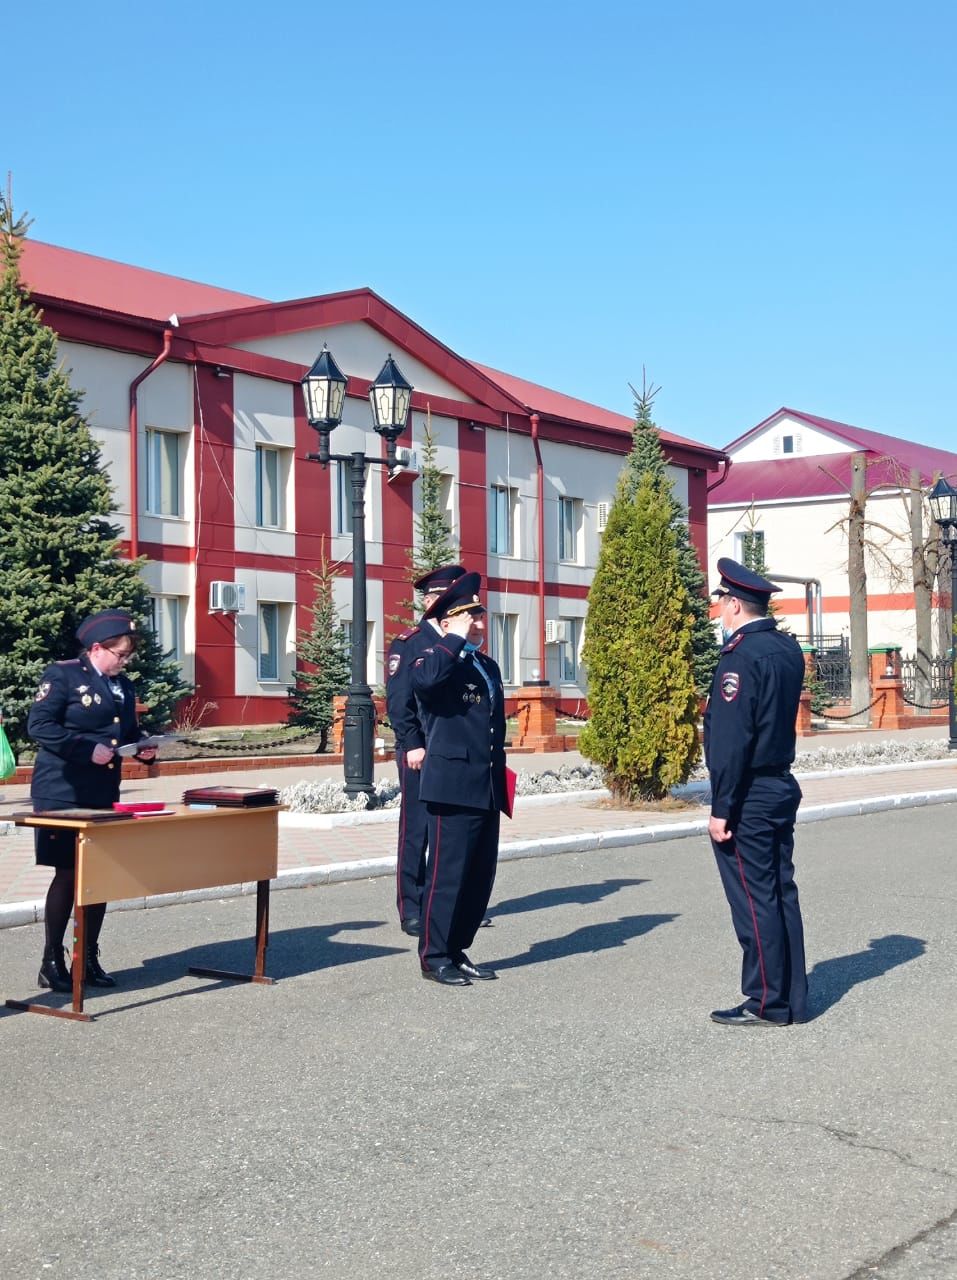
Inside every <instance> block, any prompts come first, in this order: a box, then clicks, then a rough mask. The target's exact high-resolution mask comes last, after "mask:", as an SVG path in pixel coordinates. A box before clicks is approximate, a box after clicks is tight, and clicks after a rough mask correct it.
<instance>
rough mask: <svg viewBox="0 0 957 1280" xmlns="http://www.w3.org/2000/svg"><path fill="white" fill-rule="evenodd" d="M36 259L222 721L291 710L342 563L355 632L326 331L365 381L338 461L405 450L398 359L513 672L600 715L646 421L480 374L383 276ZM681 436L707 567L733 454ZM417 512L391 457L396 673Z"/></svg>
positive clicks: (206, 702)
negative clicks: (305, 394)
mask: <svg viewBox="0 0 957 1280" xmlns="http://www.w3.org/2000/svg"><path fill="white" fill-rule="evenodd" d="M22 272H23V279H24V282H25V284H26V285H27V287H28V288H29V290H30V292H31V294H32V296H33V299H34V301H35V302H36V303H37V304H38V305H39V306H40V307H41V308H42V310H43V316H44V320H45V322H46V323H47V324H48V325H50V326H51V327H52V328H53V329H54V331H55V332H56V334H57V335H58V341H59V348H60V353H61V355H62V359H63V363H64V366H65V367H66V369H67V370H68V371H69V373H70V378H71V381H72V382H73V385H74V386H75V387H76V388H77V389H79V390H82V395H83V407H84V411H85V413H86V414H87V415H88V417H89V420H90V423H91V425H92V429H93V432H94V435H95V437H96V439H97V440H98V442H99V444H100V445H101V447H102V451H103V458H104V461H105V463H106V465H107V467H108V469H109V473H110V476H111V479H112V482H113V486H114V492H115V497H116V512H115V519H116V521H117V523H118V524H119V525H120V526H121V528H122V530H123V537H124V539H125V541H126V544H127V546H128V548H129V551H130V554H131V555H134V556H136V555H144V556H146V557H147V558H148V559H147V564H146V567H145V569H144V576H145V578H146V581H147V583H148V585H149V587H150V590H151V593H152V596H153V607H154V616H155V625H156V628H157V630H158V632H159V634H160V637H161V640H162V642H163V644H164V647H166V648H168V649H171V650H173V651H174V653H175V654H176V656H177V657H178V658H179V660H180V662H181V663H182V666H183V671H184V675H185V676H186V678H187V679H189V680H190V681H192V682H194V683H195V685H196V688H197V695H196V705H197V707H198V708H203V707H205V708H206V710H207V714H206V715H205V719H204V723H206V724H213V725H215V724H230V723H239V722H244V723H275V722H277V721H282V720H283V719H284V718H285V712H286V704H285V701H284V699H285V695H286V690H287V686H288V685H289V684H290V683H291V682H292V679H293V671H294V668H295V661H296V643H297V636H298V634H299V632H300V631H301V630H303V629H304V628H305V627H306V626H307V624H308V614H307V612H306V610H307V608H308V606H309V605H310V604H311V603H312V601H313V596H314V581H313V579H312V577H311V576H310V575H311V571H313V570H315V569H316V568H317V567H318V566H319V563H320V561H321V558H322V556H323V554H324V553H325V554H326V555H327V556H328V558H329V559H330V560H331V561H332V562H333V563H335V564H338V565H339V566H340V568H341V571H342V576H341V577H340V578H339V579H338V581H337V583H336V591H337V594H336V602H337V605H338V607H339V610H340V615H341V617H342V618H343V621H344V624H345V625H346V626H347V627H348V626H351V618H350V611H351V583H350V577H349V574H350V562H351V551H352V535H351V530H350V519H351V513H350V503H349V501H348V500H347V495H348V475H347V473H346V470H345V469H342V470H340V469H339V467H338V466H337V465H336V464H334V463H333V464H331V465H330V467H329V469H328V470H324V469H323V468H322V467H321V466H319V465H318V464H317V463H315V462H311V461H309V460H308V458H307V455H308V454H310V453H313V452H315V450H316V448H317V443H318V442H317V438H316V435H315V433H314V432H313V430H312V429H311V428H310V427H309V425H308V423H307V421H306V418H305V413H304V409H303V403H302V397H301V392H300V385H299V383H300V379H301V378H302V376H303V374H304V372H305V371H306V369H307V368H308V367H309V366H310V365H311V364H312V362H313V360H314V359H315V357H316V356H317V354H318V353H319V350H320V349H321V347H322V345H323V343H327V344H328V346H329V348H330V351H331V352H332V354H333V356H334V357H335V359H336V361H337V363H338V364H339V366H340V368H342V369H343V370H344V371H345V372H346V373H347V375H348V377H349V385H348V389H347V395H346V401H345V410H344V413H343V420H342V425H341V426H340V427H338V428H337V430H336V431H335V433H334V435H333V437H332V442H331V444H332V450H333V452H335V453H345V454H348V453H351V452H353V451H358V450H362V451H363V452H365V453H366V454H367V455H369V456H376V457H377V456H380V455H381V454H382V452H383V444H382V441H381V440H380V438H379V437H378V436H377V435H376V434H375V433H374V431H373V430H372V421H371V413H370V407H369V402H368V389H369V385H370V382H371V380H372V379H374V378H375V377H376V375H377V373H378V371H379V369H380V368H381V366H382V363H383V361H384V359H385V357H386V355H387V354H389V353H390V352H391V353H392V355H393V356H394V358H395V360H396V362H397V364H398V365H399V367H400V369H401V370H402V372H403V374H404V375H405V377H406V378H407V379H408V380H409V381H410V382H411V383H412V385H413V387H414V394H413V398H412V413H411V417H410V428H409V429H407V431H406V433H405V435H404V436H403V437H402V438H401V439H400V441H399V444H400V445H401V446H405V447H407V448H410V449H412V450H413V451H416V450H418V452H419V456H421V445H422V439H423V430H424V428H425V425H426V422H427V420H428V421H430V423H431V432H432V435H433V437H434V440H435V442H436V445H437V458H436V464H437V466H438V467H439V469H440V470H441V471H442V472H443V475H444V477H445V484H444V492H443V500H444V503H445V506H446V509H447V512H448V518H449V522H450V525H451V528H452V532H453V535H454V537H455V538H456V539H457V540H458V545H459V547H460V552H461V559H462V560H463V561H464V563H465V564H467V565H468V566H469V568H472V569H477V570H479V571H480V572H481V573H482V574H483V577H484V579H485V583H486V588H487V605H488V610H489V623H490V628H489V630H490V638H489V645H490V649H491V651H492V653H493V654H494V655H495V657H496V658H497V659H498V661H499V663H500V664H501V666H502V668H503V671H504V674H505V679H506V683H507V684H508V685H511V686H517V685H520V684H522V683H523V682H524V681H526V680H529V679H534V678H536V677H539V676H540V677H543V678H545V679H547V680H548V681H549V683H550V684H552V685H554V686H555V687H557V688H558V689H559V691H560V694H561V704H562V705H563V706H564V707H566V708H567V709H569V710H574V709H575V708H576V706H581V705H582V704H583V700H584V699H585V697H586V692H587V690H586V685H585V681H584V676H583V672H582V670H581V665H580V659H579V651H580V645H581V637H582V622H583V619H584V616H585V613H586V609H587V597H588V589H589V585H590V583H591V579H592V574H593V572H594V568H595V564H596V560H597V556H598V550H599V546H600V537H601V530H602V528H603V520H604V516H605V514H606V512H607V506H608V504H610V502H611V500H612V497H613V494H614V491H615V484H616V480H617V477H618V472H619V470H620V466H621V461H622V458H623V456H624V455H625V454H626V453H627V452H628V450H629V448H630V445H631V429H632V422H631V420H630V419H629V418H627V417H624V416H622V415H620V414H616V413H611V412H609V411H607V410H604V409H600V408H597V407H596V406H594V405H590V404H586V403H584V402H582V401H580V400H575V399H573V398H571V397H569V396H564V395H561V394H560V393H558V392H556V391H551V390H548V389H547V388H544V387H540V386H536V385H535V384H533V383H530V382H526V381H524V380H522V379H520V378H516V377H513V376H511V375H509V374H504V373H499V372H498V371H496V370H494V369H489V368H485V367H483V366H481V365H478V364H475V363H473V362H472V361H469V360H467V359H465V358H463V357H462V356H459V355H457V354H456V353H455V352H454V351H452V350H450V349H449V348H448V347H446V346H444V345H443V344H442V343H441V342H440V341H438V340H437V339H436V338H434V337H432V336H431V335H430V334H428V333H426V332H425V330H424V329H422V328H421V327H420V326H419V325H417V324H416V323H415V322H414V321H412V320H410V319H409V318H408V317H406V316H404V315H402V314H401V313H400V312H399V311H397V310H396V309H395V308H394V307H392V306H390V304H389V303H387V302H385V301H384V300H383V299H382V298H380V297H378V296H377V295H376V294H375V293H373V292H372V291H371V290H369V289H357V290H354V291H349V292H345V293H337V294H331V295H326V296H319V297H309V298H301V299H297V300H294V301H289V302H266V301H263V300H262V299H259V298H253V297H248V296H245V295H243V294H239V293H232V292H230V291H228V290H224V289H218V288H214V287H211V286H208V285H203V284H197V283H195V282H192V281H188V280H180V279H177V278H174V277H171V276H165V275H161V274H158V273H156V272H153V271H148V270H144V269H141V268H137V267H130V266H125V265H123V264H120V263H116V262H111V261H107V260H104V259H101V258H94V257H90V256H89V255H86V254H81V253H76V252H73V251H71V250H68V249H63V248H58V247H55V246H51V245H45V244H41V243H38V242H33V241H28V242H27V243H26V245H25V248H24V256H23V261H22ZM662 440H663V443H664V445H665V448H666V450H667V454H668V457H669V459H670V473H671V475H672V478H673V480H674V482H675V491H676V494H677V496H678V497H679V498H680V499H681V501H683V502H684V503H685V504H686V506H687V509H688V518H689V522H690V529H691V534H692V537H693V539H694V541H695V543H696V545H697V546H698V548H699V552H700V554H701V558H702V564H703V565H704V563H705V547H706V520H707V487H708V484H709V482H711V481H714V479H715V478H716V475H717V472H718V470H719V468H720V466H721V463H722V461H723V458H724V455H723V454H722V453H721V451H719V450H716V449H713V448H709V447H707V446H705V445H702V444H698V443H695V442H694V441H692V440H685V439H682V438H680V437H676V436H671V435H668V434H666V433H663V435H662ZM417 501H418V485H417V484H416V480H415V472H414V469H412V468H407V469H406V470H405V471H404V472H401V473H399V474H398V475H396V476H395V477H394V478H392V479H390V478H388V476H387V474H386V472H385V469H384V468H380V467H370V468H369V470H368V481H367V489H366V544H367V580H368V615H369V620H368V641H369V644H368V653H369V669H368V678H369V681H370V683H371V684H373V685H375V684H380V683H381V682H382V667H383V654H384V651H385V649H386V648H387V645H388V641H389V639H390V638H391V636H392V634H393V633H394V632H395V631H396V630H397V629H398V627H397V625H396V624H395V623H394V622H393V621H392V618H393V617H394V615H397V614H401V613H402V612H403V608H402V602H403V601H404V600H407V599H408V598H409V595H410V589H409V567H408V550H409V548H410V546H411V544H412V540H413V534H414V513H415V510H416V504H417ZM223 583H225V584H232V585H227V588H226V589H225V590H224V589H223V588H221V587H214V586H213V584H223ZM234 587H238V588H242V591H238V590H235V589H234ZM223 603H227V604H229V606H230V608H229V610H228V611H223V610H222V609H221V608H212V607H211V604H216V605H222V604H223ZM212 704H215V707H213V706H212Z"/></svg>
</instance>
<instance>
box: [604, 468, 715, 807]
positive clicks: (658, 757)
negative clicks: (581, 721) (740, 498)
mask: <svg viewBox="0 0 957 1280" xmlns="http://www.w3.org/2000/svg"><path fill="white" fill-rule="evenodd" d="M692 617H693V615H692V612H691V607H690V603H689V598H688V591H687V588H686V587H685V584H684V581H683V579H682V575H681V568H680V564H679V557H678V548H677V538H676V533H675V526H674V501H673V499H672V497H671V494H670V490H669V487H668V485H667V482H666V480H663V479H662V478H661V477H656V476H655V475H653V474H652V473H651V472H648V471H646V472H645V473H644V474H642V475H641V477H640V479H639V480H638V482H637V485H636V486H635V485H634V484H633V477H632V475H631V474H630V473H629V471H628V470H627V469H625V470H623V472H622V474H621V476H620V478H619V482H618V490H617V493H616V496H615V501H614V503H613V504H612V508H611V511H610V512H609V516H608V524H607V527H606V529H605V533H604V537H603V539H602V547H601V552H600V553H599V557H598V567H597V569H596V571H595V578H594V581H593V583H592V587H591V591H590V593H589V597H588V616H587V618H586V620H585V641H584V645H583V649H582V658H583V661H584V663H585V666H586V668H587V671H588V705H589V708H590V710H591V716H590V719H589V721H588V723H587V724H586V725H585V728H584V729H583V730H582V733H581V737H580V738H579V747H580V749H581V751H582V752H583V753H584V755H586V756H588V757H589V758H590V759H592V760H594V761H596V762H597V763H598V764H600V765H601V766H602V767H603V769H604V770H605V779H606V782H607V785H608V787H609V788H610V790H611V791H612V794H613V795H615V796H616V797H618V798H619V799H622V800H626V801H637V800H656V799H660V798H662V797H663V796H664V795H666V794H667V792H668V790H669V789H670V788H671V787H673V786H676V785H678V784H680V783H682V782H685V781H687V779H688V776H689V774H690V772H691V769H692V767H693V765H694V763H695V760H696V759H697V756H698V733H697V718H698V717H697V706H698V699H697V694H696V692H695V681H694V674H693V669H692Z"/></svg>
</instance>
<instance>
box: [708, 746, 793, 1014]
mask: <svg viewBox="0 0 957 1280" xmlns="http://www.w3.org/2000/svg"><path fill="white" fill-rule="evenodd" d="M800 800H801V788H800V787H799V786H798V784H797V782H796V781H795V779H794V778H793V777H792V776H791V774H790V773H789V772H788V771H786V770H782V771H780V772H779V773H777V774H776V775H772V776H756V777H754V778H752V779H751V781H750V785H749V786H748V789H747V792H746V794H745V798H744V800H743V801H742V804H741V808H740V811H739V812H738V813H735V814H732V815H731V817H730V820H729V823H728V825H729V827H730V828H731V830H732V832H733V835H732V838H731V839H730V840H728V841H726V842H724V843H722V844H718V843H716V842H715V841H712V842H711V844H712V847H713V849H714V853H715V858H716V859H717V862H718V871H719V873H720V875H721V883H722V885H723V886H724V892H725V896H726V897H727V899H728V905H729V906H730V908H731V919H732V922H733V924H734V930H735V933H736V934H737V935H738V941H739V942H740V943H741V949H742V951H743V953H744V958H743V962H742V969H741V990H742V992H743V993H744V995H745V997H746V999H745V1004H746V1005H747V1007H748V1009H750V1010H751V1012H752V1013H756V1014H758V1016H759V1017H762V1018H768V1019H770V1020H771V1021H772V1022H788V1021H793V1022H803V1021H804V1020H805V1018H806V1017H807V976H806V973H805V967H804V926H803V924H802V922H801V907H800V903H799V901H798V890H797V885H796V884H795V882H794V861H793V856H794V820H795V817H796V815H797V808H798V804H799V803H800Z"/></svg>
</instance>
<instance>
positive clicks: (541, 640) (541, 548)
mask: <svg viewBox="0 0 957 1280" xmlns="http://www.w3.org/2000/svg"><path fill="white" fill-rule="evenodd" d="M529 421H530V422H531V424H532V444H533V445H534V447H535V471H536V473H537V475H538V672H539V676H540V680H541V683H542V684H543V685H547V684H548V676H547V675H546V667H545V468H544V467H543V466H542V450H541V446H540V445H539V442H538V414H537V413H533V414H532V416H531V418H530V419H529ZM533 683H534V682H533Z"/></svg>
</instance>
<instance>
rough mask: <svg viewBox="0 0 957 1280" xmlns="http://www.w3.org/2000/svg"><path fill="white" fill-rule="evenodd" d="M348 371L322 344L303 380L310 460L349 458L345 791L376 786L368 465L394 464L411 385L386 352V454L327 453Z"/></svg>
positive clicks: (381, 414)
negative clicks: (369, 656)
mask: <svg viewBox="0 0 957 1280" xmlns="http://www.w3.org/2000/svg"><path fill="white" fill-rule="evenodd" d="M346 381H347V379H346V376H345V374H344V373H343V372H342V370H341V369H340V368H339V366H338V365H337V364H336V362H335V360H333V358H332V353H331V352H330V351H329V348H328V347H325V346H324V347H323V348H322V351H321V352H320V354H319V358H318V359H317V360H316V362H315V364H314V365H313V366H312V368H311V369H310V370H309V372H308V373H307V374H306V376H305V377H304V378H303V380H302V391H303V397H304V399H305V402H306V416H307V418H308V419H309V425H310V426H311V427H314V428H315V430H316V431H317V432H318V433H319V452H318V453H310V454H309V455H308V457H309V460H310V462H319V463H321V464H322V466H323V467H327V466H328V465H329V463H330V462H340V463H344V464H348V466H349V475H350V478H351V481H352V682H351V684H350V685H349V688H348V691H347V696H346V714H345V733H344V737H343V768H344V772H345V778H346V783H345V790H346V792H347V794H349V795H357V794H358V793H359V792H365V793H366V795H372V794H374V792H375V782H374V778H373V761H372V758H373V739H374V734H375V706H374V705H373V702H372V690H371V689H370V687H369V685H368V683H367V680H366V619H367V611H366V532H365V525H366V515H365V482H366V467H367V466H380V467H382V466H384V467H387V468H388V469H389V470H390V471H391V470H392V469H393V468H394V467H395V465H396V462H397V458H396V440H397V439H398V438H399V436H400V435H401V434H402V432H403V431H404V430H405V426H406V422H407V421H408V417H409V409H410V407H411V403H412V386H411V384H410V383H408V382H406V380H405V378H403V376H402V374H401V373H400V372H399V370H398V367H397V366H396V363H395V361H394V360H393V359H392V356H391V355H390V356H389V357H388V359H387V360H386V362H385V364H384V365H383V366H382V370H381V372H380V374H379V376H378V377H377V378H376V380H375V382H373V384H372V386H371V387H370V388H369V402H370V404H371V405H372V419H373V426H374V427H375V429H376V431H377V432H378V433H379V435H380V436H382V437H383V438H384V439H385V442H386V456H385V457H384V458H367V457H366V455H365V454H364V453H350V454H342V453H330V452H329V436H330V434H331V433H332V432H333V431H334V430H335V428H336V427H337V426H338V425H339V423H340V422H341V421H342V405H343V401H344V399H345V393H346Z"/></svg>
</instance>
